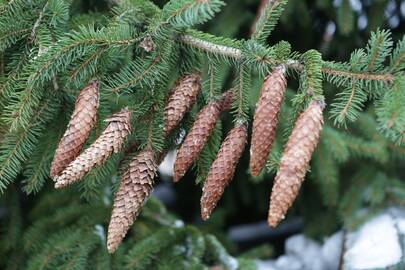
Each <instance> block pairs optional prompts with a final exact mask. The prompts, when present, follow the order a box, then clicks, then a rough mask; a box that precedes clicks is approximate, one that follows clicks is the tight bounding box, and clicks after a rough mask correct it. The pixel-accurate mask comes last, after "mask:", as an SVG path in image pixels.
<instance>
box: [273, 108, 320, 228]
mask: <svg viewBox="0 0 405 270" xmlns="http://www.w3.org/2000/svg"><path fill="white" fill-rule="evenodd" d="M324 106H325V105H324V103H323V101H312V102H311V103H310V104H309V106H308V108H307V109H306V110H305V111H304V112H303V113H302V114H301V115H300V116H299V118H298V119H297V122H296V123H295V126H294V129H293V131H292V133H291V136H290V138H289V139H288V142H287V144H286V146H285V148H284V153H283V156H282V157H281V161H280V168H279V170H278V172H277V175H276V178H275V180H274V185H273V189H272V192H271V200H270V210H269V217H268V223H269V225H270V226H273V227H275V226H277V224H278V223H279V222H280V221H281V220H282V219H284V216H285V214H286V213H287V210H288V209H289V208H290V206H291V205H292V203H293V202H294V200H295V198H296V197H297V195H298V192H299V189H300V187H301V184H302V182H303V181H304V177H305V173H306V171H307V168H308V165H309V162H310V160H311V156H312V153H313V152H314V150H315V148H316V145H317V144H318V141H319V136H320V133H321V130H322V125H323V115H322V110H323V108H324Z"/></svg>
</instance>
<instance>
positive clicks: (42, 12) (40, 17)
mask: <svg viewBox="0 0 405 270" xmlns="http://www.w3.org/2000/svg"><path fill="white" fill-rule="evenodd" d="M48 5H49V1H46V3H45V5H44V7H43V8H42V10H41V12H40V13H39V16H38V19H37V20H36V21H35V23H34V26H33V27H32V31H31V35H30V38H29V43H33V42H34V41H35V38H36V32H37V29H38V27H39V25H40V24H41V22H42V19H43V17H44V14H45V11H46V9H47V8H48Z"/></svg>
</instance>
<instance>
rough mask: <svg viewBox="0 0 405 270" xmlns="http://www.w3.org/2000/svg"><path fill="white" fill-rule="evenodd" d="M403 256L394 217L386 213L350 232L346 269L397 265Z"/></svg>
mask: <svg viewBox="0 0 405 270" xmlns="http://www.w3.org/2000/svg"><path fill="white" fill-rule="evenodd" d="M401 257H402V251H401V246H400V244H399V239H398V234H397V230H396V228H395V223H394V220H393V218H392V217H391V216H390V215H389V214H387V213H385V214H382V215H379V216H377V217H375V218H373V219H371V220H370V221H368V222H367V223H365V224H364V225H363V226H362V227H361V228H360V229H359V230H358V231H357V232H353V233H349V234H348V235H347V241H346V253H345V255H344V262H345V265H344V266H345V267H344V269H375V268H384V267H387V266H391V265H395V264H397V263H399V262H400V260H401Z"/></svg>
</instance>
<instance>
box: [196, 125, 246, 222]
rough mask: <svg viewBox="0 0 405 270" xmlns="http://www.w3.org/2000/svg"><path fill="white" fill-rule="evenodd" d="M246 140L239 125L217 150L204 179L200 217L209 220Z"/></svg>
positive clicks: (230, 177)
mask: <svg viewBox="0 0 405 270" xmlns="http://www.w3.org/2000/svg"><path fill="white" fill-rule="evenodd" d="M246 140H247V128H246V126H245V125H240V126H237V127H235V128H233V129H232V130H231V131H230V132H229V134H228V136H227V137H226V138H225V140H224V142H223V143H222V145H221V148H220V149H219V152H218V154H217V156H216V158H215V160H214V162H213V163H212V165H211V168H210V170H209V172H208V176H207V178H206V179H205V182H204V187H203V193H202V197H201V217H202V219H203V220H206V219H208V218H209V216H210V214H211V212H212V211H213V210H214V208H215V206H216V205H217V202H218V201H219V199H220V198H221V196H222V193H224V189H225V187H226V186H227V185H228V183H229V182H230V181H231V180H232V177H233V174H234V173H235V169H236V165H237V164H238V161H239V158H240V156H241V155H242V152H243V149H244V148H245V144H246Z"/></svg>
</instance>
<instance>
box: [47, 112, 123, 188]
mask: <svg viewBox="0 0 405 270" xmlns="http://www.w3.org/2000/svg"><path fill="white" fill-rule="evenodd" d="M105 121H106V122H107V123H108V125H107V127H106V129H105V130H104V131H103V133H101V135H100V137H98V138H97V140H96V141H95V142H94V143H93V144H92V145H90V146H89V148H87V149H86V150H85V151H84V152H83V153H82V154H81V155H79V156H78V157H77V158H76V159H75V160H74V161H73V162H71V163H70V164H69V165H68V166H67V167H66V169H65V170H63V171H62V173H61V174H60V175H59V176H57V177H56V178H55V181H56V183H55V187H56V188H63V187H65V186H67V185H70V184H72V183H74V182H76V181H78V180H80V179H81V178H82V177H83V176H84V175H85V174H86V173H87V172H88V171H90V170H91V169H92V168H93V167H94V166H96V165H101V164H102V163H103V162H104V161H105V160H107V158H108V157H109V156H110V155H111V154H112V153H113V152H115V153H117V152H119V151H120V150H121V147H122V145H123V144H124V141H125V138H126V137H127V136H128V134H129V133H130V131H131V123H130V121H131V113H130V112H129V110H128V109H127V108H125V109H123V110H121V111H120V112H118V113H116V114H114V115H112V116H111V117H110V118H108V119H106V120H105Z"/></svg>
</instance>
